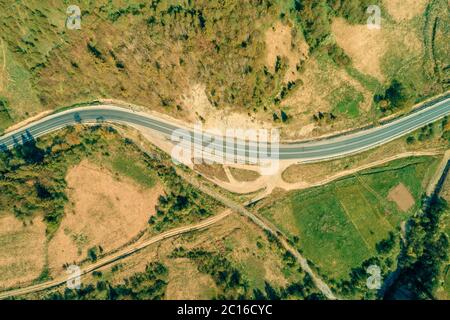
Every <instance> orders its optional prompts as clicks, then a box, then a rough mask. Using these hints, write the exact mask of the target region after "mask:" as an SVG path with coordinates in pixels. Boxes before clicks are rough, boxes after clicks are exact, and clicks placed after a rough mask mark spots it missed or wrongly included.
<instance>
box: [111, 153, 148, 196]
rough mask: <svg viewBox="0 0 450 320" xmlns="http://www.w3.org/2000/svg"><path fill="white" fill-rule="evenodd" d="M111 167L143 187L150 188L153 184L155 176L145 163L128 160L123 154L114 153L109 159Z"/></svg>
mask: <svg viewBox="0 0 450 320" xmlns="http://www.w3.org/2000/svg"><path fill="white" fill-rule="evenodd" d="M111 164H112V168H113V169H114V171H117V172H119V173H121V174H123V175H125V176H127V177H129V178H131V179H133V180H134V181H135V182H137V183H139V184H140V185H142V186H143V187H146V188H151V187H153V186H154V185H155V178H154V177H153V175H151V173H150V172H149V170H148V169H146V167H145V164H144V163H141V162H135V161H130V159H129V158H126V157H125V156H124V155H121V154H120V155H115V156H114V157H113V159H111Z"/></svg>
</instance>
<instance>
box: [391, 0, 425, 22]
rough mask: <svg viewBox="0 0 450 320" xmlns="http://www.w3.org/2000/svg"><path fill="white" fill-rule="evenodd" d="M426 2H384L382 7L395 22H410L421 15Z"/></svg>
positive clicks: (405, 0)
mask: <svg viewBox="0 0 450 320" xmlns="http://www.w3.org/2000/svg"><path fill="white" fill-rule="evenodd" d="M428 2H429V1H428V0H384V1H383V5H384V6H385V7H386V9H387V10H388V12H389V14H390V15H391V16H392V17H393V18H394V19H395V20H396V21H402V20H410V19H412V18H414V17H415V16H418V15H420V14H422V13H423V12H424V10H425V7H426V5H427V3H428Z"/></svg>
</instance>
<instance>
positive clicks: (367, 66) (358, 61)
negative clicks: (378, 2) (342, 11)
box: [331, 18, 387, 80]
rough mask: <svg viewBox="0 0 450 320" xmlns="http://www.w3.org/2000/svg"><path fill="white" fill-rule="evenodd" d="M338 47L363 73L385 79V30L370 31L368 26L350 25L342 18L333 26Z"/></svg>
mask: <svg viewBox="0 0 450 320" xmlns="http://www.w3.org/2000/svg"><path fill="white" fill-rule="evenodd" d="M331 29H332V32H333V34H334V37H335V38H336V42H337V43H338V45H339V46H340V47H341V48H342V49H344V51H345V52H346V53H347V54H348V55H349V56H350V57H351V58H352V61H353V64H354V65H355V67H356V68H357V69H359V70H360V71H361V72H363V73H365V74H368V75H371V76H373V77H376V78H377V79H379V80H383V79H384V75H383V74H382V71H381V66H380V59H381V58H382V57H383V55H384V54H385V52H386V49H387V44H386V38H385V34H384V31H383V30H384V29H383V28H382V29H381V30H376V29H375V30H369V29H368V28H367V26H366V25H350V24H349V23H347V22H346V21H345V20H344V19H342V18H336V19H334V20H333V23H332V25H331Z"/></svg>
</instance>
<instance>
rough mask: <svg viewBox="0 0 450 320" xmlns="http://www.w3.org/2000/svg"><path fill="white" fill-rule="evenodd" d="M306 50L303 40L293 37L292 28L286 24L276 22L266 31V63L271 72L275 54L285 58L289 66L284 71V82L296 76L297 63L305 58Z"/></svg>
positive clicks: (294, 78) (306, 55)
mask: <svg viewBox="0 0 450 320" xmlns="http://www.w3.org/2000/svg"><path fill="white" fill-rule="evenodd" d="M308 50H309V48H308V44H307V43H306V42H305V41H301V40H298V39H293V37H292V28H291V27H290V26H288V25H284V24H282V23H281V22H277V23H275V24H274V25H273V26H272V27H271V28H269V29H268V30H267V31H266V52H267V53H266V64H267V65H268V66H269V69H270V70H271V72H274V71H275V62H276V60H277V56H280V57H285V58H287V59H288V62H289V67H288V70H287V71H286V76H285V81H286V82H288V81H294V80H296V79H297V78H298V73H297V64H298V63H299V62H300V61H302V60H306V59H307V57H308Z"/></svg>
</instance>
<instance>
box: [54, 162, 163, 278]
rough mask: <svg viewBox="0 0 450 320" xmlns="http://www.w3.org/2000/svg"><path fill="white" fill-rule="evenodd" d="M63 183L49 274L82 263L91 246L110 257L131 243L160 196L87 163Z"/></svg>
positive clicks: (153, 210) (71, 172)
mask: <svg viewBox="0 0 450 320" xmlns="http://www.w3.org/2000/svg"><path fill="white" fill-rule="evenodd" d="M66 180H67V184H68V195H69V201H70V205H68V207H67V209H66V215H65V217H64V219H63V221H62V223H61V226H60V228H59V229H58V232H57V233H56V235H55V237H54V238H53V239H52V240H51V242H50V244H49V265H50V268H51V270H52V271H56V270H59V271H61V269H62V266H63V264H64V263H71V262H73V261H78V260H83V259H84V258H86V255H87V250H88V249H89V248H92V247H94V246H101V247H102V249H103V251H104V252H108V251H111V250H114V249H116V248H118V247H120V246H122V245H124V244H126V243H127V242H129V241H130V240H132V239H133V238H134V237H136V236H137V235H138V234H139V233H140V231H142V230H144V229H145V228H146V226H147V223H148V219H149V217H150V216H151V215H153V214H154V213H155V206H156V204H157V202H158V198H159V196H160V195H161V194H162V193H163V190H162V188H161V187H160V186H156V187H153V188H151V189H144V188H142V187H140V186H138V185H136V184H135V183H134V182H133V181H131V180H130V179H128V178H123V177H121V178H120V181H118V179H117V178H116V177H115V176H114V175H113V174H112V173H111V172H110V171H108V170H106V169H103V168H100V167H98V166H96V165H94V164H91V163H89V162H88V161H82V162H81V163H80V164H79V165H77V166H75V167H73V168H71V169H70V170H69V172H68V174H67V177H66Z"/></svg>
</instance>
